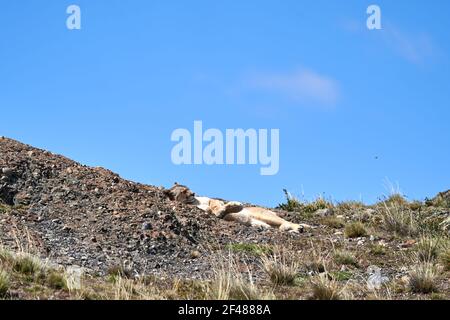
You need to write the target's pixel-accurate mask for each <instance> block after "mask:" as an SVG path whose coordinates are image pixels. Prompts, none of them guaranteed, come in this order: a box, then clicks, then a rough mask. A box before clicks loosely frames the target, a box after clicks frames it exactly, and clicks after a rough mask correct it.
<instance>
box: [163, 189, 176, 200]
mask: <svg viewBox="0 0 450 320" xmlns="http://www.w3.org/2000/svg"><path fill="white" fill-rule="evenodd" d="M163 193H164V195H165V196H166V197H167V198H169V199H170V200H174V196H173V193H172V190H170V189H166V190H164V191H163Z"/></svg>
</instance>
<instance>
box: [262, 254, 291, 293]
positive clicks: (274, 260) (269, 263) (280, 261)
mask: <svg viewBox="0 0 450 320" xmlns="http://www.w3.org/2000/svg"><path fill="white" fill-rule="evenodd" d="M261 264H262V268H263V270H264V271H265V272H266V273H267V275H268V276H269V278H270V280H271V281H272V283H273V284H275V285H281V286H283V285H285V286H292V285H295V280H296V279H297V276H298V273H299V268H300V263H299V262H298V260H297V259H295V258H292V257H291V258H288V257H287V254H286V253H284V252H281V253H280V252H278V253H274V254H272V255H264V256H262V257H261Z"/></svg>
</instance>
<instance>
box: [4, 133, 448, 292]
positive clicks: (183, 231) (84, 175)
mask: <svg viewBox="0 0 450 320" xmlns="http://www.w3.org/2000/svg"><path fill="white" fill-rule="evenodd" d="M286 195H287V201H286V202H285V203H283V204H281V205H280V206H279V208H278V209H274V210H278V212H279V214H280V215H282V216H284V217H285V218H287V219H288V220H290V221H292V222H296V223H307V224H309V225H311V226H313V228H312V229H307V230H306V231H305V232H304V233H301V234H288V233H282V232H279V231H278V230H275V229H270V230H258V229H254V228H248V227H245V226H241V225H237V224H235V223H231V222H226V221H223V220H220V219H218V218H215V217H213V216H210V215H206V214H205V213H203V212H202V211H200V210H198V209H197V208H196V207H195V206H189V205H183V204H180V203H177V202H173V201H170V200H169V199H168V198H167V197H166V194H165V189H164V188H161V187H160V188H158V187H154V186H148V185H143V184H139V183H134V182H131V181H127V180H124V179H122V178H120V177H119V176H118V175H117V174H115V173H113V172H111V171H109V170H106V169H103V168H91V167H87V166H84V165H81V164H79V163H76V162H74V161H72V160H69V159H67V158H65V157H62V156H59V155H55V154H52V153H50V152H48V151H44V150H39V149H36V148H33V147H31V146H28V145H24V144H22V143H19V142H17V141H14V140H11V139H7V138H0V299H1V298H2V297H6V298H14V297H16V298H25V299H28V298H30V299H35V298H37V299H47V298H49V299H52V298H67V299H77V298H107V299H108V298H119V299H122V298H144V299H146V298H161V297H162V298H167V299H172V298H186V299H197V298H198V299H204V298H213V299H214V298H220V299H234V298H236V299H238V298H239V299H241V298H244V299H245V298H254V299H256V298H278V299H311V298H312V299H336V298H340V299H343V298H349V299H429V298H433V299H449V298H450V281H449V278H450V237H449V232H450V198H449V196H450V191H446V192H442V193H440V194H438V195H437V196H436V197H434V198H433V199H429V200H426V201H424V202H419V201H410V200H407V199H405V198H404V197H402V196H401V195H391V196H390V197H387V198H384V199H382V200H380V202H379V203H376V204H374V205H370V206H368V205H365V204H363V203H360V202H355V201H348V202H344V203H333V202H330V201H327V200H326V199H322V198H318V199H317V200H316V201H313V202H302V201H298V200H297V199H295V198H292V197H291V196H290V195H289V193H288V192H287V191H286ZM22 252H26V253H27V254H28V253H31V254H32V256H33V257H34V258H33V259H35V258H36V259H37V258H38V259H39V260H40V261H50V262H51V267H50V269H49V267H43V266H42V263H35V262H32V261H34V260H33V259H32V260H30V259H31V258H30V257H29V256H28V255H23V254H22ZM30 261H31V262H30ZM44 264H45V263H44ZM78 267H82V270H84V272H85V274H86V275H88V276H89V279H90V280H89V281H87V282H86V283H85V284H84V287H83V288H81V289H80V288H78V289H68V288H69V287H70V286H68V284H67V280H65V279H67V274H66V271H64V270H66V268H75V269H76V270H80V268H78ZM55 268H56V269H55ZM58 268H63V271H61V269H58ZM49 270H50V271H49ZM249 271H250V273H251V277H252V280H251V281H250V280H249V275H248V272H249ZM125 273H126V281H122V280H120V281H117V277H116V276H117V275H118V274H119V275H120V276H121V277H122V276H124V275H125ZM111 275H113V276H114V279H116V280H114V281H113V282H111V281H110V280H111V279H110V276H111ZM138 275H139V276H138ZM105 276H106V277H105ZM144 276H151V277H152V278H150V280H149V279H148V278H145V281H143V279H144V278H143V277H144ZM167 279H169V280H167ZM147 281H149V282H147ZM36 288H40V289H39V290H37V289H36ZM55 288H56V289H55ZM100 288H101V289H100ZM218 288H221V289H220V290H222V289H223V288H228V291H227V292H222V291H220V290H219V289H218ZM86 290H88V291H89V292H90V293H86ZM154 290H157V291H158V292H156V293H155V292H154ZM92 292H97V293H99V292H101V293H100V296H92V294H91V293H92ZM136 292H140V293H139V294H137V293H136ZM117 293H123V294H120V295H119V296H117V295H116V294H117Z"/></svg>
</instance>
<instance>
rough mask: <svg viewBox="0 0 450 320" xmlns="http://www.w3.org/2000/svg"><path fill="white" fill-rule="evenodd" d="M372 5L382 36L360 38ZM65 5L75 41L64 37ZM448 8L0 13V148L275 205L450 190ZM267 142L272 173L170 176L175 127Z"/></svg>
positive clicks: (169, 7) (152, 5) (264, 4)
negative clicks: (2, 143)
mask: <svg viewBox="0 0 450 320" xmlns="http://www.w3.org/2000/svg"><path fill="white" fill-rule="evenodd" d="M374 3H375V4H378V5H379V6H380V7H381V10H382V25H383V30H374V31H369V30H368V29H367V28H366V19H367V15H366V8H367V7H368V6H369V5H370V4H374ZM71 4H77V5H79V6H80V7H81V12H82V29H81V30H74V31H70V30H68V29H67V28H66V25H65V23H66V18H67V16H68V15H67V14H66V8H67V6H69V5H71ZM449 13H450V3H449V2H448V1H431V2H430V1H425V0H415V1H406V0H397V1H390V0H389V1H363V0H349V1H340V0H339V1H338V0H327V1H324V0H319V1H317V0H315V1H298V0H285V1H273V0H272V1H264V0H247V1H196V0H192V1H181V0H179V1H144V0H139V1H138V0H132V1H111V0H109V1H106V0H95V1H92V0H89V1H87V0H84V1H81V0H79V1H63V0H59V1H50V0H42V1H31V0H29V1H8V2H3V3H2V4H1V5H0V39H1V40H0V111H1V116H0V120H1V126H0V135H4V136H8V137H11V138H14V139H18V140H21V141H23V142H25V143H28V144H32V145H35V146H37V147H40V148H44V149H48V150H51V151H52V152H55V153H59V154H64V155H66V156H68V157H70V158H73V159H75V160H77V161H79V162H82V163H84V164H88V165H91V166H103V167H107V168H109V169H111V170H113V171H116V172H118V173H119V174H120V175H121V176H123V177H125V178H128V179H132V180H135V181H139V182H143V183H148V184H154V185H163V186H166V187H168V186H170V185H171V184H172V183H173V182H174V181H178V182H180V183H184V184H187V185H189V186H190V187H191V188H192V189H193V190H194V191H196V192H197V193H199V194H202V195H209V196H217V197H221V198H226V199H233V200H241V201H247V202H254V203H258V204H262V205H268V206H274V205H276V204H278V203H279V202H282V201H283V193H282V189H283V188H287V189H288V190H290V191H291V192H292V193H294V194H296V195H298V196H302V195H304V196H305V198H306V199H312V198H314V197H315V196H317V195H320V194H322V195H324V196H325V197H329V198H331V199H334V200H336V201H340V200H348V199H355V200H359V199H362V200H364V201H366V202H373V201H376V200H377V198H378V197H379V196H381V195H383V194H386V193H387V192H388V190H387V189H386V187H385V184H386V181H387V180H388V181H390V182H391V183H393V184H397V183H398V184H399V186H400V189H401V190H402V191H403V192H404V193H405V194H406V195H407V196H408V197H409V198H411V199H423V198H425V197H430V196H433V195H434V194H436V193H437V192H439V191H444V190H446V189H448V188H449V187H450V185H449V181H450V170H449V169H448V164H449V163H450V150H449V138H450V132H449V125H448V123H449V118H450V109H449V102H450V81H449V76H450V60H449V53H450V48H449V46H450V32H449V30H450V22H449V20H448V14H449ZM194 120H202V121H203V125H204V127H205V128H218V129H221V130H225V129H227V128H244V129H246V128H268V129H270V128H278V129H280V171H279V173H278V174H277V175H275V176H260V175H259V168H260V167H259V166H251V165H245V166H206V165H203V166H175V165H173V164H172V162H171V158H170V152H171V149H172V147H173V146H174V143H173V142H171V141H170V135H171V133H172V131H173V130H175V129H177V128H187V129H190V130H192V127H193V121H194Z"/></svg>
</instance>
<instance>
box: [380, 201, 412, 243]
mask: <svg viewBox="0 0 450 320" xmlns="http://www.w3.org/2000/svg"><path fill="white" fill-rule="evenodd" d="M379 212H380V214H381V217H382V222H383V225H384V228H385V229H386V230H387V231H389V232H394V233H395V234H396V235H398V236H415V235H417V233H418V222H417V219H416V217H415V215H414V212H413V211H412V210H411V209H409V208H407V207H405V206H403V205H398V204H395V202H391V203H390V204H388V202H385V203H383V205H382V206H380V207H379Z"/></svg>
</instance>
